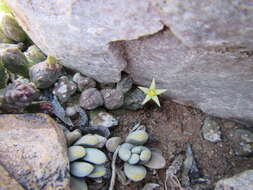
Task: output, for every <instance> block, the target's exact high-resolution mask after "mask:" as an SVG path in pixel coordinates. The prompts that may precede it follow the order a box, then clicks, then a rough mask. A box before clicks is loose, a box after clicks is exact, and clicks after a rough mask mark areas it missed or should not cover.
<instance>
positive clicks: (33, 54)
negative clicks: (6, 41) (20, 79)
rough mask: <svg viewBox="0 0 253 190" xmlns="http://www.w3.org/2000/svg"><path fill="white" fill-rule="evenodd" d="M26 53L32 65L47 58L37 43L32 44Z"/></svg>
mask: <svg viewBox="0 0 253 190" xmlns="http://www.w3.org/2000/svg"><path fill="white" fill-rule="evenodd" d="M24 54H25V57H26V59H27V60H28V62H29V64H30V65H35V64H36V63H40V62H42V61H45V60H46V58H47V57H46V56H45V54H44V53H43V52H42V51H41V50H40V49H39V48H38V47H37V46H36V45H31V46H30V47H29V48H28V49H27V50H26V51H25V52H24Z"/></svg>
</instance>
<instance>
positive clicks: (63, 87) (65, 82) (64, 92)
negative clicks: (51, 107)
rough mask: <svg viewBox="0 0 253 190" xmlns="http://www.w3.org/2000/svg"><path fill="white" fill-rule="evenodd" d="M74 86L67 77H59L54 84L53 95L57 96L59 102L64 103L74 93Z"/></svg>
mask: <svg viewBox="0 0 253 190" xmlns="http://www.w3.org/2000/svg"><path fill="white" fill-rule="evenodd" d="M76 89H77V87H76V84H75V83H74V82H73V81H72V80H70V79H69V78H68V77H67V76H61V77H60V78H59V79H58V81H57V82H56V83H55V84H54V90H53V94H54V95H56V96H57V98H58V99H59V100H60V102H62V103H64V102H67V101H68V100H69V98H70V97H71V96H72V95H73V94H74V93H75V92H76Z"/></svg>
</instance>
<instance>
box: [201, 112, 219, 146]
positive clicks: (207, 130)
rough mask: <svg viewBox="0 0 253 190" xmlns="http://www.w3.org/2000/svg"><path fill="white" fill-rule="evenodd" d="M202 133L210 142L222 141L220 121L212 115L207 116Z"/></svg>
mask: <svg viewBox="0 0 253 190" xmlns="http://www.w3.org/2000/svg"><path fill="white" fill-rule="evenodd" d="M202 135H203V137H204V139H206V140H208V141H210V142H219V141H221V131H220V125H219V123H218V122H217V121H215V120H214V119H212V118H210V117H208V118H206V119H205V120H204V125H203V127H202Z"/></svg>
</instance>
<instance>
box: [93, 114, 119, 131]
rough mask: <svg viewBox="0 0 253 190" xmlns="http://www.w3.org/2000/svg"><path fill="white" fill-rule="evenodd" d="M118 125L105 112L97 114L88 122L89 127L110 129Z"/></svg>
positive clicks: (114, 119)
mask: <svg viewBox="0 0 253 190" xmlns="http://www.w3.org/2000/svg"><path fill="white" fill-rule="evenodd" d="M117 125H118V120H117V119H116V118H114V117H113V116H112V115H111V114H109V113H107V112H99V113H98V114H97V115H96V116H94V117H93V118H92V119H91V121H90V126H91V127H105V128H110V127H113V126H117Z"/></svg>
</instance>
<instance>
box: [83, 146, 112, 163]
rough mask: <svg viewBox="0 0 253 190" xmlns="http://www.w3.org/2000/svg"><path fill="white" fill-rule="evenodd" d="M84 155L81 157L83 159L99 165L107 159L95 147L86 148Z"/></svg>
mask: <svg viewBox="0 0 253 190" xmlns="http://www.w3.org/2000/svg"><path fill="white" fill-rule="evenodd" d="M85 150H86V156H85V157H84V158H83V160H84V161H87V162H90V163H93V164H97V165H101V164H104V163H105V162H106V161H107V157H106V155H105V153H103V152H102V151H101V150H99V149H96V148H86V149H85Z"/></svg>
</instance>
